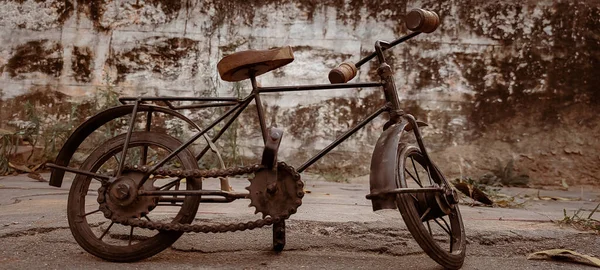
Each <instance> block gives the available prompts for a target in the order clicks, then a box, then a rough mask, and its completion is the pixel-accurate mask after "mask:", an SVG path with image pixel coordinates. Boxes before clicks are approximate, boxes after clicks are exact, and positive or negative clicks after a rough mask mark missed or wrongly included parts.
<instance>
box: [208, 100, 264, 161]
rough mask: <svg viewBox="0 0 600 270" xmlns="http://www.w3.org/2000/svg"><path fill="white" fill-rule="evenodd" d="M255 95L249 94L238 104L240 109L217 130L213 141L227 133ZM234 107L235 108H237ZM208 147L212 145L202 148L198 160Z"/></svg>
mask: <svg viewBox="0 0 600 270" xmlns="http://www.w3.org/2000/svg"><path fill="white" fill-rule="evenodd" d="M254 97H255V95H250V96H248V97H247V98H246V99H245V100H244V101H243V102H242V103H240V104H238V106H236V107H237V108H238V111H236V112H235V114H234V115H233V116H231V118H230V119H229V120H227V123H225V125H224V126H223V127H222V128H221V130H219V132H217V134H216V135H215V137H213V138H212V140H211V141H212V142H213V143H215V142H216V141H217V140H219V138H220V137H221V136H222V135H223V134H225V131H227V129H228V128H229V126H231V124H232V123H233V121H235V120H236V119H237V118H238V116H239V115H240V114H241V113H242V112H243V111H244V110H245V109H246V107H248V105H249V104H250V102H251V101H252V99H253V98H254ZM236 107H234V108H236ZM208 149H210V145H207V146H205V147H204V149H202V151H201V152H200V153H199V154H198V155H196V160H200V159H201V158H202V157H203V156H204V155H205V154H206V152H208Z"/></svg>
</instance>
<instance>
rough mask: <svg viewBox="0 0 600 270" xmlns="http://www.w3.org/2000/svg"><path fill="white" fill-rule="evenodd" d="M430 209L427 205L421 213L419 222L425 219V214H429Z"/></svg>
mask: <svg viewBox="0 0 600 270" xmlns="http://www.w3.org/2000/svg"><path fill="white" fill-rule="evenodd" d="M430 211H431V207H428V208H427V210H425V213H423V215H421V222H422V221H423V219H425V216H427V214H429V212H430Z"/></svg>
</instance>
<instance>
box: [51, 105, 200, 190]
mask: <svg viewBox="0 0 600 270" xmlns="http://www.w3.org/2000/svg"><path fill="white" fill-rule="evenodd" d="M133 106H134V105H121V106H117V107H112V108H108V109H106V110H104V111H101V112H99V113H97V114H96V115H94V116H92V117H90V118H89V119H88V120H86V121H85V122H83V123H82V124H81V125H79V127H77V129H75V131H73V133H72V134H71V136H69V138H68V139H67V141H66V142H65V144H64V145H63V147H62V148H61V149H60V152H59V153H58V155H57V156H56V160H55V161H54V164H56V165H59V166H68V165H69V163H70V161H71V158H72V157H73V154H74V153H75V151H76V150H77V148H79V146H80V145H81V143H83V141H84V140H85V139H86V138H87V137H88V136H89V135H90V134H92V132H94V131H95V130H97V129H98V128H100V127H101V126H102V125H104V124H106V123H108V122H110V121H111V120H113V119H115V118H119V117H123V116H125V115H127V114H131V112H132V111H133ZM147 111H152V112H162V113H166V114H169V115H172V116H175V117H177V118H180V119H182V120H184V121H185V122H187V123H188V124H190V125H192V126H193V127H195V128H197V129H198V130H200V127H199V126H198V125H197V124H196V123H194V122H193V121H192V120H190V119H189V118H187V117H185V116H184V115H182V114H180V113H178V112H176V111H173V110H171V109H168V108H165V107H159V106H154V105H142V104H140V105H139V106H138V112H147ZM64 176H65V171H63V170H59V169H52V173H51V175H50V181H49V182H50V185H51V186H54V187H60V186H61V185H62V182H63V178H64Z"/></svg>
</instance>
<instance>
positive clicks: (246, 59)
mask: <svg viewBox="0 0 600 270" xmlns="http://www.w3.org/2000/svg"><path fill="white" fill-rule="evenodd" d="M404 22H405V24H406V27H407V28H408V29H409V30H411V31H412V32H411V33H409V34H407V35H406V36H404V37H401V38H399V39H397V40H395V41H392V42H385V41H377V42H376V43H375V52H373V53H371V54H370V55H368V56H366V57H364V58H363V59H361V60H360V61H358V62H356V63H355V64H354V63H350V62H345V63H342V64H340V65H339V66H338V67H337V68H335V69H333V70H332V71H331V72H330V73H329V80H330V82H331V84H319V85H304V86H281V87H262V86H260V85H259V84H258V83H257V81H256V77H257V76H259V75H261V74H264V73H266V72H269V71H271V70H274V69H276V68H280V67H282V66H284V65H286V64H289V63H290V62H292V61H293V60H294V56H293V53H292V50H291V48H290V47H282V48H276V49H270V50H259V51H256V50H250V51H242V52H237V53H233V54H231V55H228V56H226V57H224V58H223V59H222V60H221V61H220V62H219V63H218V65H217V67H218V70H219V74H220V76H221V78H222V79H223V80H225V81H230V82H238V81H242V80H248V79H249V80H250V82H251V84H252V91H251V93H250V94H249V95H248V96H246V97H243V98H238V97H122V98H120V99H119V101H120V102H121V103H122V105H120V106H115V107H112V108H108V109H106V110H104V111H102V112H100V113H98V114H96V115H94V116H92V117H90V118H89V119H87V120H86V121H85V122H84V123H82V124H81V125H80V126H79V127H78V128H77V129H76V130H74V131H73V133H72V135H71V136H70V137H69V138H68V140H67V141H66V143H65V144H64V146H63V147H62V149H61V150H60V152H59V154H58V156H57V157H56V160H55V162H54V163H53V164H48V166H49V167H50V168H52V175H51V179H50V185H52V186H55V187H60V186H61V185H62V182H63V178H64V175H65V172H71V173H74V174H75V177H74V179H73V183H72V186H71V188H70V192H69V196H68V202H67V217H68V222H69V227H70V229H71V232H72V234H73V236H74V238H75V240H76V241H77V242H78V243H79V245H81V247H83V249H85V250H86V251H88V252H89V253H91V254H93V255H95V256H97V257H100V258H102V259H106V260H110V261H118V262H127V261H136V260H141V259H144V258H148V257H150V256H153V255H155V254H157V253H159V252H161V251H162V250H164V249H165V248H167V247H169V246H171V245H172V244H173V243H174V242H175V241H176V240H177V239H178V238H179V237H180V236H181V235H182V234H183V233H185V232H203V233H209V232H211V233H219V232H234V231H240V230H249V229H255V228H259V227H263V226H272V228H273V250H275V251H282V250H283V248H284V246H285V220H286V219H287V218H289V217H290V215H292V214H294V213H296V211H297V209H298V207H299V206H300V205H301V204H302V198H303V196H304V189H303V187H304V183H303V182H302V180H301V177H300V173H302V172H303V171H304V170H306V169H307V168H308V167H309V166H311V165H312V164H313V163H315V162H316V161H317V160H319V159H320V158H322V157H323V156H324V155H325V154H327V153H328V152H329V151H331V150H332V149H333V148H335V147H336V146H337V145H339V144H340V143H341V142H343V141H345V140H346V139H347V138H348V137H349V136H351V135H352V134H354V133H355V132H356V131H357V130H359V129H360V128H362V127H363V126H365V125H366V124H367V123H369V122H370V121H372V120H373V119H375V118H376V117H378V116H379V115H381V114H383V113H387V114H388V115H389V121H387V122H386V124H385V125H384V128H383V132H382V134H381V136H380V137H379V139H378V141H377V143H376V145H375V149H374V151H373V155H372V159H371V165H370V193H369V194H368V195H367V199H369V200H371V202H372V206H373V210H374V211H376V210H381V209H398V210H399V212H400V214H401V216H402V218H403V220H404V222H405V224H406V226H407V228H408V230H409V231H410V233H411V234H412V235H413V237H414V239H415V240H416V241H417V243H418V244H419V245H420V247H421V248H422V249H423V250H424V251H425V252H426V253H427V254H428V255H429V256H430V257H431V258H432V259H433V260H435V261H436V262H437V263H439V264H440V265H442V266H443V267H446V268H460V267H461V266H462V264H463V261H464V258H465V250H466V236H465V231H464V227H463V221H462V217H461V214H460V211H459V208H458V197H457V193H456V191H455V190H454V189H453V188H452V186H451V185H450V184H449V183H448V181H447V180H446V178H445V177H444V176H443V174H442V172H441V171H440V170H439V168H438V167H437V166H436V165H435V164H434V162H433V161H432V160H431V158H430V157H429V155H428V153H427V149H426V147H425V145H424V142H423V139H422V135H421V131H420V128H421V127H423V126H426V125H427V124H426V123H424V122H421V121H417V120H416V119H415V117H414V116H412V115H410V114H408V113H406V112H404V111H403V110H402V109H401V103H400V99H399V96H398V92H397V91H396V86H395V81H394V76H393V72H392V68H391V66H390V65H389V64H388V62H387V61H386V57H385V55H384V51H386V50H388V49H391V48H392V47H394V46H396V45H398V44H400V43H402V42H404V41H407V40H409V39H411V38H413V37H415V36H417V35H419V34H421V33H431V32H433V31H434V30H436V28H437V27H438V25H439V17H438V16H437V14H435V13H434V12H431V11H426V10H423V9H415V10H412V11H411V12H409V13H408V14H406V16H405V20H404ZM373 58H377V60H378V62H379V68H378V69H377V72H378V75H379V77H380V81H379V82H359V83H349V81H350V80H352V79H353V78H354V77H355V76H356V74H357V70H358V68H360V67H361V66H362V65H363V64H365V63H367V62H368V61H370V60H372V59H373ZM342 88H381V89H382V90H383V93H384V98H385V101H386V102H385V104H384V105H383V106H381V107H380V108H378V109H377V110H375V111H374V112H372V113H371V114H370V115H368V116H366V118H365V119H364V120H363V121H362V122H360V123H358V124H357V125H356V126H354V127H352V128H350V129H349V130H347V131H346V132H345V133H343V134H341V136H339V137H338V138H337V139H336V140H335V141H333V142H332V143H331V144H329V146H327V147H325V148H324V149H322V150H321V151H320V152H319V153H318V154H316V155H315V156H313V157H312V158H310V159H309V160H308V161H306V162H305V163H304V164H302V165H300V166H299V167H298V168H294V167H292V166H289V165H287V164H286V163H284V162H279V161H278V160H277V152H278V149H279V145H280V143H281V139H282V136H283V132H282V130H281V129H278V128H276V127H271V128H268V127H267V126H266V122H265V112H264V108H263V106H262V102H261V94H262V93H272V92H289V91H313V90H328V89H342ZM182 101H184V102H191V103H190V104H187V105H174V104H173V102H182ZM252 102H254V104H255V105H256V108H257V111H256V113H257V116H258V120H259V121H258V122H259V125H260V130H261V133H262V138H263V141H264V149H263V154H262V160H261V161H260V163H256V164H253V165H249V166H242V167H230V168H226V167H225V166H224V165H223V162H222V160H221V168H220V169H216V168H215V169H209V170H203V169H200V167H199V165H198V162H199V160H201V158H202V157H203V156H205V154H207V152H208V151H213V152H216V153H218V151H216V150H215V145H214V143H215V142H217V140H219V138H220V137H221V136H222V135H223V134H224V133H225V131H226V130H227V129H228V128H229V127H230V126H231V125H232V123H233V122H234V121H235V120H236V119H237V117H238V116H239V115H240V113H241V112H242V111H244V110H245V109H246V108H247V107H248V106H249V104H251V103H252ZM215 107H224V108H225V109H226V110H225V112H224V113H223V114H222V115H220V116H218V118H216V120H214V121H212V122H211V123H210V124H208V125H207V126H205V127H200V126H199V125H198V124H197V123H196V122H194V121H192V120H191V119H190V118H188V117H186V116H185V115H184V114H182V113H181V112H180V111H181V110H184V109H185V110H193V109H202V108H215ZM157 114H160V115H167V116H169V117H171V118H176V119H181V120H183V121H185V122H186V123H187V124H189V125H190V126H192V127H194V129H195V130H196V132H195V133H194V135H193V136H191V138H189V139H187V140H185V141H183V142H182V141H181V140H179V139H177V138H175V137H173V136H170V135H168V134H166V133H165V132H161V131H160V130H153V128H152V124H151V123H152V121H153V120H154V118H153V117H157V116H155V115H157ZM126 116H128V117H129V118H128V122H126V123H127V124H126V132H124V133H121V134H118V135H116V136H113V137H111V138H110V139H108V140H106V141H105V142H103V143H102V144H100V145H98V146H97V147H95V148H93V150H92V152H91V153H90V154H89V156H87V158H85V160H84V161H83V162H82V164H81V165H80V166H79V167H78V168H76V167H73V166H72V164H74V162H73V161H72V160H73V159H74V157H73V156H74V153H75V152H76V151H77V149H78V148H80V147H81V145H82V142H83V141H84V140H85V139H86V138H87V137H89V136H90V134H92V132H94V131H95V130H98V129H99V128H101V127H103V126H105V125H107V123H109V122H110V121H112V120H114V119H117V118H120V117H126ZM139 121H141V123H142V124H139V123H138V122H139ZM136 123H137V124H136ZM220 123H223V124H222V127H221V128H220V129H218V130H215V131H214V132H213V133H212V135H211V136H208V135H209V133H208V131H209V130H213V129H214V128H215V127H216V126H217V125H218V124H220ZM412 134H414V138H415V139H416V140H415V141H416V143H408V142H407V140H405V139H403V138H404V137H405V136H407V135H411V136H412ZM201 138H203V139H204V140H206V142H207V145H206V146H205V147H204V148H203V149H202V150H201V151H197V152H198V153H194V152H193V150H192V148H191V147H190V145H192V144H193V143H194V142H195V141H196V140H199V139H201ZM241 175H249V176H250V178H251V179H250V184H249V186H248V187H247V188H246V189H247V190H248V192H235V191H232V190H231V189H230V188H229V184H228V177H232V176H241ZM209 178H218V179H220V181H221V188H220V189H203V187H202V186H203V181H204V179H209ZM95 192H97V194H96V193H95ZM238 199H248V200H250V205H249V206H251V207H254V208H255V214H256V213H259V214H262V218H260V219H257V220H253V221H248V222H239V223H226V224H220V223H214V222H212V223H211V222H202V223H199V224H192V222H193V221H194V220H195V216H196V213H197V211H198V208H199V205H200V203H205V202H206V203H230V202H233V201H235V200H238ZM163 207H169V209H170V210H161V209H163ZM172 209H175V210H172ZM95 213H98V215H93V214H95ZM150 213H152V215H151V214H150ZM107 224H108V225H107ZM109 232H110V236H109ZM134 232H135V233H134Z"/></svg>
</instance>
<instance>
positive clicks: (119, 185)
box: [98, 171, 158, 219]
mask: <svg viewBox="0 0 600 270" xmlns="http://www.w3.org/2000/svg"><path fill="white" fill-rule="evenodd" d="M143 177H144V174H143V173H141V172H133V171H124V172H123V174H122V176H120V177H119V178H117V179H115V180H114V181H113V182H112V183H110V184H109V185H108V186H102V187H101V188H100V190H98V194H99V197H98V201H99V202H100V203H101V205H100V209H101V210H102V212H103V213H104V215H105V216H107V217H110V218H111V219H115V218H116V219H118V218H139V217H142V216H144V215H146V214H148V213H150V211H152V210H153V209H154V208H155V207H156V205H157V203H158V197H156V196H138V192H139V191H140V190H156V188H155V187H154V184H153V183H154V181H152V179H149V180H148V181H146V182H145V183H144V185H143V186H142V187H140V188H138V185H139V183H140V182H141V180H142V178H143Z"/></svg>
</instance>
